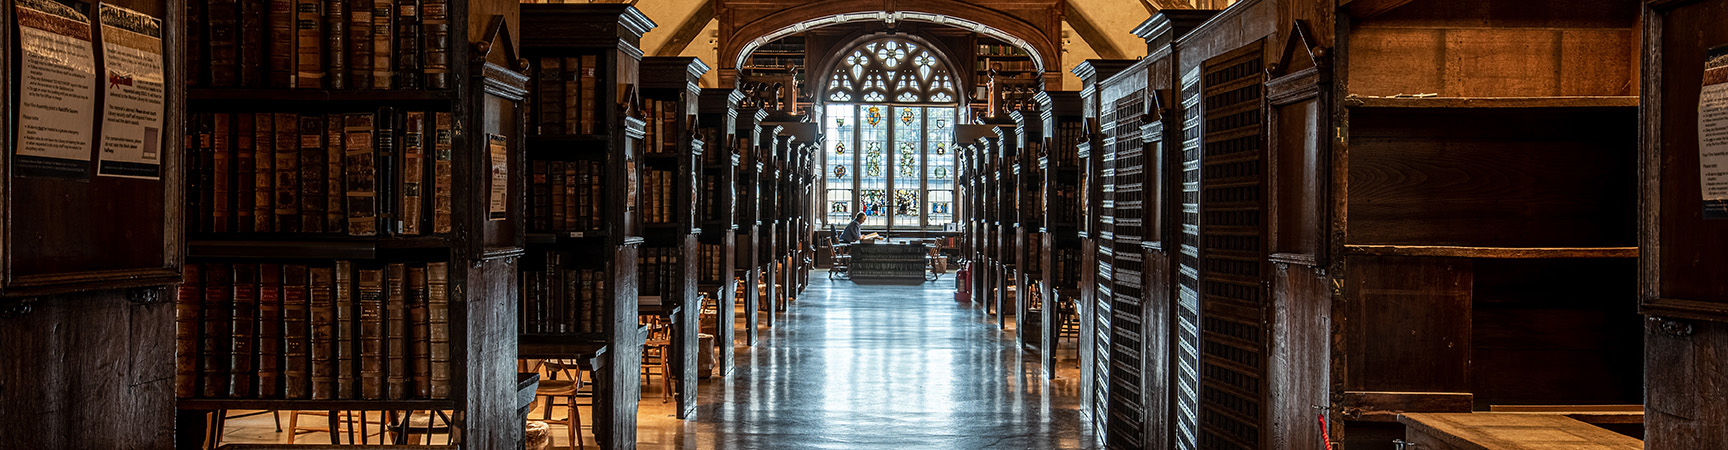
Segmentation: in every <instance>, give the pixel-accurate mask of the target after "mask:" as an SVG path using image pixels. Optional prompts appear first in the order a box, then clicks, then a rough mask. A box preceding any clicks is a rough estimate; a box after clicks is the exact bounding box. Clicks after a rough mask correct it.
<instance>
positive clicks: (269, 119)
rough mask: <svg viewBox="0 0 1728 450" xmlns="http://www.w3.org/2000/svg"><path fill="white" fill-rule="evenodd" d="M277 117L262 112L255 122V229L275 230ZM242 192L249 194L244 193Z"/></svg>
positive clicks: (253, 190)
mask: <svg viewBox="0 0 1728 450" xmlns="http://www.w3.org/2000/svg"><path fill="white" fill-rule="evenodd" d="M275 180H276V117H275V115H274V114H270V113H258V114H256V115H254V117H253V125H252V200H251V202H252V230H251V231H256V232H260V233H266V232H270V231H275V228H274V227H273V226H272V225H274V224H275V222H276V214H275V212H276V205H275V200H274V198H275V196H276V191H275V189H276V184H275V182H274V181H275ZM240 195H246V194H245V193H241V194H240Z"/></svg>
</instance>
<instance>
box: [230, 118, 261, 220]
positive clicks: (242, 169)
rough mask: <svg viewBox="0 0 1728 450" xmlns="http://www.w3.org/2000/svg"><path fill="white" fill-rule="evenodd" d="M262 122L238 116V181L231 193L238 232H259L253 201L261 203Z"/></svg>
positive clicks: (235, 159) (236, 129) (235, 161)
mask: <svg viewBox="0 0 1728 450" xmlns="http://www.w3.org/2000/svg"><path fill="white" fill-rule="evenodd" d="M257 126H258V121H257V118H256V116H255V115H254V114H251V113H240V114H235V115H234V180H233V181H232V182H231V183H230V184H231V186H229V187H230V190H231V191H232V194H231V195H232V196H233V197H234V228H233V230H234V231H238V232H242V233H250V232H253V231H257V229H258V228H257V226H256V225H257V222H255V221H254V220H253V219H252V214H253V213H254V212H256V211H255V210H254V207H255V206H256V204H255V203H253V201H255V200H256V199H257V197H256V196H255V195H256V193H257V181H258V179H257V178H255V177H256V176H257V170H258V162H257V159H256V158H257V155H258V146H257V140H256V138H257V137H258V135H257V132H258V128H257Z"/></svg>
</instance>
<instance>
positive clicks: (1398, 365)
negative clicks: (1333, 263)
mask: <svg viewBox="0 0 1728 450" xmlns="http://www.w3.org/2000/svg"><path fill="white" fill-rule="evenodd" d="M1346 265H1347V266H1348V268H1349V269H1348V270H1349V272H1348V273H1347V274H1346V275H1345V281H1346V282H1347V283H1348V286H1347V288H1346V289H1347V293H1346V295H1347V296H1348V297H1349V298H1350V304H1349V305H1348V307H1347V308H1348V309H1347V310H1346V313H1347V314H1349V317H1350V319H1349V320H1348V321H1347V322H1345V324H1344V330H1345V332H1346V333H1347V334H1348V335H1349V336H1351V337H1352V338H1351V339H1350V340H1349V342H1348V343H1347V344H1346V346H1347V348H1348V351H1349V356H1348V358H1349V359H1348V361H1347V364H1348V368H1347V374H1346V377H1347V378H1346V380H1345V387H1346V389H1349V390H1353V391H1418V392H1421V391H1426V392H1468V389H1469V370H1470V369H1469V360H1470V357H1469V355H1470V322H1471V320H1470V319H1471V309H1470V307H1471V305H1470V287H1471V278H1470V275H1471V270H1470V261H1469V260H1463V259H1438V258H1408V257H1363V256H1352V257H1349V258H1348V259H1347V261H1346Z"/></svg>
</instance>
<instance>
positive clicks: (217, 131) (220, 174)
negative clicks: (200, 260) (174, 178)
mask: <svg viewBox="0 0 1728 450" xmlns="http://www.w3.org/2000/svg"><path fill="white" fill-rule="evenodd" d="M233 118H234V116H232V115H230V114H226V113H216V114H213V115H211V119H212V122H211V127H210V146H211V149H210V185H209V186H210V195H209V198H210V229H209V230H207V231H211V232H216V233H225V232H228V231H231V230H230V229H229V228H228V224H229V223H231V222H230V221H229V219H230V217H229V215H230V212H229V209H230V207H231V206H232V203H230V202H229V201H228V199H229V191H230V186H229V183H228V182H229V181H230V180H231V178H230V176H231V175H232V172H231V171H230V170H231V169H232V167H230V166H229V163H230V162H231V161H233V158H234V140H233V136H234V120H233Z"/></svg>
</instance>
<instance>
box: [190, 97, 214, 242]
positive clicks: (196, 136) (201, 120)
mask: <svg viewBox="0 0 1728 450" xmlns="http://www.w3.org/2000/svg"><path fill="white" fill-rule="evenodd" d="M210 120H211V119H210V114H209V113H194V114H187V115H186V148H185V149H184V150H185V153H184V154H185V155H186V214H195V215H196V216H193V217H187V218H186V231H188V232H194V233H196V232H203V231H209V230H210V228H209V226H207V225H205V223H206V222H208V221H209V217H208V216H205V215H204V214H205V211H204V193H205V192H206V191H208V190H209V184H207V183H206V182H205V181H204V167H205V164H204V150H205V147H206V146H207V145H208V144H207V143H208V142H210Z"/></svg>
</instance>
